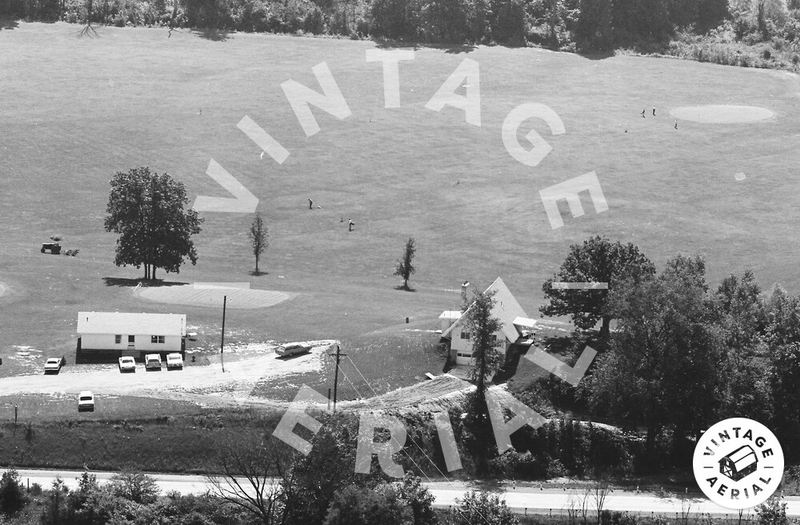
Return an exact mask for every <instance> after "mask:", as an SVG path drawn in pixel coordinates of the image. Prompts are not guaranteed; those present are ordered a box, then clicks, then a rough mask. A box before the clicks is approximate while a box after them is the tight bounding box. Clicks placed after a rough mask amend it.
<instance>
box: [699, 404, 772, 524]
mask: <svg viewBox="0 0 800 525" xmlns="http://www.w3.org/2000/svg"><path fill="white" fill-rule="evenodd" d="M692 465H693V467H694V477H695V479H696V480H697V484H698V485H699V486H700V489H702V491H703V493H704V494H705V495H706V496H708V499H710V500H711V501H713V502H714V503H716V504H718V505H720V506H722V507H726V508H729V509H746V508H749V507H754V506H756V505H760V504H761V503H764V502H765V501H766V500H767V498H769V497H770V496H772V494H773V493H774V492H775V490H776V489H777V488H778V485H779V484H780V482H781V478H782V477H783V449H781V444H780V443H779V442H778V439H777V438H776V437H775V434H773V433H772V432H771V431H770V429H768V428H767V427H765V426H764V425H762V424H761V423H759V422H758V421H753V420H752V419H747V418H743V417H735V418H731V419H726V420H724V421H720V422H719V423H717V424H715V425H713V426H712V427H711V428H709V429H708V430H706V431H705V433H704V434H703V435H702V437H700V439H699V440H698V441H697V447H695V449H694V458H693V462H692Z"/></svg>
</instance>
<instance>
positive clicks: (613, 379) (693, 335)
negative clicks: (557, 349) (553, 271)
mask: <svg viewBox="0 0 800 525" xmlns="http://www.w3.org/2000/svg"><path fill="white" fill-rule="evenodd" d="M617 244H618V243H617ZM615 246H616V245H615V244H614V243H611V242H610V241H608V240H607V239H602V238H599V237H598V238H594V239H590V240H588V241H586V242H585V243H584V244H583V245H574V246H573V247H572V251H571V253H570V256H568V257H567V259H566V260H565V263H564V265H562V268H561V273H560V274H559V277H560V278H563V277H564V276H565V275H568V274H569V273H570V272H574V271H576V270H575V267H576V266H578V267H580V268H581V269H582V271H588V272H594V271H597V270H596V269H595V268H593V265H594V264H595V263H596V261H606V264H607V263H608V261H612V259H609V258H608V257H605V255H606V254H607V253H609V251H610V250H612V249H613V248H614V247H615ZM576 261H577V264H576ZM617 266H618V268H620V270H618V271H614V269H613V268H612V269H609V271H610V272H611V274H612V275H613V277H612V278H611V279H610V289H609V290H608V291H607V292H606V291H590V292H585V293H586V294H587V296H588V295H593V296H594V297H595V300H594V301H588V300H587V301H583V302H575V303H573V304H572V305H566V306H565V305H564V304H562V303H559V302H558V299H559V298H558V297H554V298H553V299H552V300H553V301H555V304H556V305H559V306H561V307H571V308H574V309H575V310H576V312H575V314H576V315H579V314H580V312H579V311H586V310H587V309H588V308H589V307H592V308H596V307H597V306H598V301H599V311H600V312H601V313H602V315H603V316H604V317H608V318H611V319H613V320H614V321H615V323H616V329H614V330H611V332H610V334H608V335H606V336H605V337H603V336H601V337H600V338H595V339H594V340H593V341H591V344H592V346H593V347H596V348H598V349H600V350H601V351H600V353H599V355H598V357H597V358H596V359H595V361H594V363H593V365H592V367H591V368H590V369H589V371H588V373H587V376H586V377H585V378H584V380H583V381H582V382H581V385H580V386H579V387H578V388H572V387H571V386H569V385H565V384H564V383H563V382H559V381H557V380H555V379H553V378H550V377H548V378H546V379H542V380H539V381H537V382H535V383H534V384H532V385H529V386H526V387H524V388H522V390H521V391H520V392H518V395H520V396H522V397H523V398H524V399H526V400H529V402H530V403H533V404H534V406H536V408H537V409H538V410H540V411H541V412H543V413H547V411H548V410H550V411H551V413H552V410H553V409H555V410H556V412H557V413H558V412H562V413H573V414H591V417H592V419H594V420H595V421H598V420H600V421H606V422H609V423H612V424H615V425H618V426H620V427H622V428H623V429H626V430H630V431H634V432H637V433H638V434H640V436H641V438H642V439H641V440H640V441H639V442H638V444H637V445H634V444H633V443H630V444H629V445H630V448H629V451H630V452H631V453H632V455H633V456H634V465H633V466H634V469H635V470H636V469H639V470H641V471H648V470H650V471H660V470H662V469H664V468H669V467H672V466H675V467H678V468H683V467H685V465H688V464H690V457H691V452H692V450H693V448H694V442H695V440H696V439H697V438H698V437H699V436H700V434H701V433H702V432H703V431H704V430H705V429H706V428H708V427H709V426H711V425H712V424H714V423H715V422H717V421H719V420H722V419H725V418H728V417H749V418H752V419H755V420H757V421H760V422H762V423H763V424H765V425H767V426H768V427H770V428H772V429H773V430H774V432H775V433H776V435H777V437H778V439H779V440H780V441H781V443H782V446H783V449H784V451H785V454H786V459H787V462H788V463H790V464H791V463H796V462H798V461H800V391H799V390H798V389H797V387H796V385H797V384H798V380H800V297H798V296H794V295H791V294H789V293H788V292H786V291H785V290H784V289H782V288H781V287H779V286H776V287H775V288H773V289H772V290H770V291H769V292H768V293H764V292H763V291H762V290H761V288H760V287H759V285H758V283H757V282H756V278H755V275H754V274H753V273H752V272H751V271H745V272H744V273H742V274H741V275H730V276H728V277H726V278H725V279H724V280H723V281H722V282H721V283H720V284H719V285H718V286H717V287H716V288H712V287H711V286H710V285H709V284H708V282H707V281H706V268H705V262H704V260H703V259H702V258H700V257H686V256H677V257H675V258H673V259H671V260H669V261H667V263H666V265H665V267H664V268H663V269H662V270H661V271H660V272H658V273H652V274H651V273H644V274H642V272H638V273H637V275H636V278H635V279H633V278H631V276H630V275H628V276H626V275H625V272H626V271H627V272H630V271H631V269H632V268H633V269H635V268H638V266H631V265H629V264H625V265H623V264H618V265H617ZM640 266H641V265H640ZM588 275H589V276H591V275H592V274H591V273H589V274H588ZM643 275H644V276H643ZM584 337H587V336H586V335H584ZM585 344H586V340H576V341H574V342H573V345H572V347H571V348H569V347H567V348H566V349H565V353H566V354H577V353H579V352H580V351H581V350H582V349H583V348H584V345H585ZM626 446H627V445H626ZM642 447H643V448H642ZM645 458H646V459H647V460H646V461H639V459H645Z"/></svg>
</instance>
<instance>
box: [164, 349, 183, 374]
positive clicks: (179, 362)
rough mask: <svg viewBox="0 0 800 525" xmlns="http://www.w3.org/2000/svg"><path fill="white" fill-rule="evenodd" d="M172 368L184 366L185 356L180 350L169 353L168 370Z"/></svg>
mask: <svg viewBox="0 0 800 525" xmlns="http://www.w3.org/2000/svg"><path fill="white" fill-rule="evenodd" d="M170 368H183V356H181V354H179V353H178V352H173V353H171V354H167V370H169V369H170Z"/></svg>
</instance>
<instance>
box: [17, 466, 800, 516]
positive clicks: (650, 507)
mask: <svg viewBox="0 0 800 525" xmlns="http://www.w3.org/2000/svg"><path fill="white" fill-rule="evenodd" d="M17 472H18V473H19V476H20V479H21V480H22V483H23V484H26V485H27V484H28V483H31V484H33V483H38V484H39V485H41V486H42V488H45V489H46V488H49V487H50V486H51V484H52V483H53V481H55V479H56V477H60V478H61V479H62V480H64V483H65V484H66V485H67V486H68V487H69V488H70V489H75V488H77V486H78V481H77V479H78V478H79V477H80V476H81V474H82V473H83V472H84V471H82V470H39V469H35V470H33V469H25V470H17ZM91 473H92V474H94V475H95V476H96V477H97V481H98V482H100V483H106V482H108V481H109V480H111V478H112V477H113V476H114V475H115V474H116V473H115V472H100V471H92V472H91ZM148 475H149V476H151V477H153V478H154V479H155V480H156V482H157V483H158V486H159V488H160V489H161V491H162V493H163V494H166V493H168V492H171V491H178V492H180V493H181V494H195V495H202V494H205V493H206V492H207V491H209V490H212V488H213V486H212V484H211V483H210V481H209V479H208V478H207V477H206V476H202V475H193V474H162V473H148ZM424 485H425V486H426V487H428V489H429V490H430V492H431V494H433V496H434V497H435V501H434V506H435V507H448V506H450V505H454V504H455V500H456V498H461V497H463V495H464V493H465V492H467V491H468V490H470V489H471V488H475V487H476V486H475V485H474V484H472V483H465V482H463V481H452V482H447V481H433V482H427V483H424ZM508 485H509V484H508V483H505V484H504V486H503V491H502V492H496V494H498V495H500V496H501V497H502V498H504V499H505V500H506V503H507V504H508V506H509V507H511V508H512V509H513V510H514V511H515V512H518V513H520V514H522V513H529V514H542V513H544V514H547V513H548V512H551V511H552V513H553V514H563V513H566V510H567V509H568V508H570V502H572V503H573V504H574V505H573V506H574V508H576V509H579V508H580V506H581V501H582V499H583V498H584V496H585V495H586V493H587V492H586V491H587V490H589V485H587V489H586V490H583V489H568V490H559V489H554V488H546V489H539V488H538V487H537V486H528V485H526V486H519V487H515V488H510V487H509V486H508ZM243 486H247V484H244V485H243ZM786 503H787V506H786V514H787V515H788V516H800V497H794V496H793V497H788V498H786ZM594 506H595V499H594V495H593V494H592V493H591V492H590V493H589V495H588V496H587V504H586V507H587V508H588V509H589V512H590V513H591V512H592V509H593V508H594ZM603 508H604V509H605V510H610V511H619V512H623V511H628V512H631V513H635V514H650V513H655V514H658V515H671V514H677V515H683V514H684V513H690V514H706V513H708V514H714V515H721V514H727V515H730V516H732V517H733V516H738V512H737V511H735V510H731V509H726V508H723V507H720V506H719V505H716V504H714V503H712V502H711V501H710V500H708V499H705V498H695V497H692V498H687V499H683V498H679V497H659V496H657V495H654V494H649V493H636V492H631V491H620V490H614V491H613V492H610V493H609V494H608V496H607V497H606V500H605V505H604V507H603ZM748 513H752V512H751V511H750V510H749V509H748V510H746V511H745V516H746V515H747V514H748Z"/></svg>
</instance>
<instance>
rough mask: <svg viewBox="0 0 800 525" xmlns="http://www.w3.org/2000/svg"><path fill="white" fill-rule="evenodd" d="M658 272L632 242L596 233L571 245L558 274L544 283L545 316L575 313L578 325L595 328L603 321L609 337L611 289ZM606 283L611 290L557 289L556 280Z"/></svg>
mask: <svg viewBox="0 0 800 525" xmlns="http://www.w3.org/2000/svg"><path fill="white" fill-rule="evenodd" d="M653 274H655V266H654V265H653V263H652V262H651V261H650V259H648V258H647V257H646V256H645V255H644V254H643V253H642V252H640V251H639V248H638V247H637V246H635V245H633V244H631V243H628V244H622V243H620V242H619V241H617V242H611V241H610V240H609V239H606V238H604V237H600V236H596V237H592V238H590V239H587V240H586V241H584V242H583V244H573V245H572V246H570V251H569V254H568V255H567V257H566V259H564V262H563V263H561V268H560V269H559V271H558V273H557V274H556V275H554V276H553V277H552V278H550V279H548V280H546V281H545V282H544V284H543V285H542V290H543V291H544V295H545V297H546V298H547V299H548V300H549V302H548V303H547V304H545V305H544V306H542V307H541V308H540V311H541V312H542V313H543V314H544V315H571V316H572V320H573V322H574V323H575V325H576V326H578V327H579V328H583V329H589V328H592V327H593V326H594V325H595V324H597V321H598V320H602V321H603V325H602V328H601V330H600V335H601V337H607V336H608V333H609V329H610V323H611V319H612V318H613V316H612V315H611V314H610V312H608V311H607V309H606V300H607V298H608V294H609V292H610V291H613V290H614V288H615V287H616V286H617V285H618V284H620V283H622V282H625V281H629V280H630V281H633V282H634V283H638V282H640V281H642V280H643V279H647V278H649V277H651V276H652V275H653ZM555 281H560V282H604V283H608V290H561V289H553V282H555Z"/></svg>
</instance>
